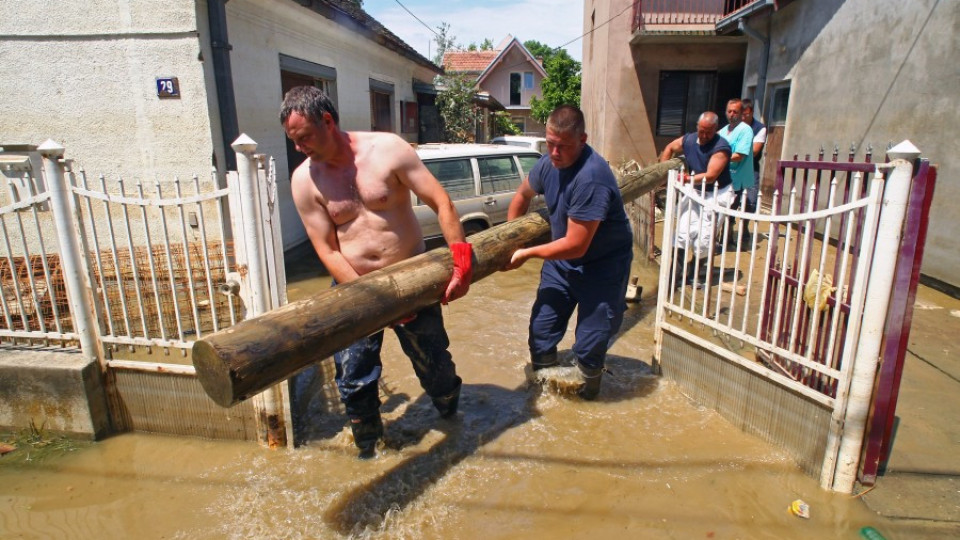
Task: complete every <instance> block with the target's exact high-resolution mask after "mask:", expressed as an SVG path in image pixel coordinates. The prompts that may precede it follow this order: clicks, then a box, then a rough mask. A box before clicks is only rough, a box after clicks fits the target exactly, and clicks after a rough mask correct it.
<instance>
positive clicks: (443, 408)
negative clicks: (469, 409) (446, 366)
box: [430, 377, 463, 418]
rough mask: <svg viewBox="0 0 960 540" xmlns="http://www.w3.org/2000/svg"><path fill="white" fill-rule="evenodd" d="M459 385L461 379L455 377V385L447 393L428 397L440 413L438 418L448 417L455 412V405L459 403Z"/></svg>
mask: <svg viewBox="0 0 960 540" xmlns="http://www.w3.org/2000/svg"><path fill="white" fill-rule="evenodd" d="M461 386H463V381H462V379H460V377H457V386H456V388H454V389H453V390H452V391H451V392H450V393H449V394H447V395H445V396H440V397H435V398H430V399H431V400H433V406H434V407H436V408H437V411H438V412H439V413H440V418H450V417H451V416H453V415H455V414H457V406H459V404H460V387H461Z"/></svg>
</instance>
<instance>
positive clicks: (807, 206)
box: [656, 156, 915, 493]
mask: <svg viewBox="0 0 960 540" xmlns="http://www.w3.org/2000/svg"><path fill="white" fill-rule="evenodd" d="M914 157H915V156H914ZM888 168H889V169H890V170H892V171H893V173H892V175H890V176H888V179H887V181H886V182H885V180H884V178H883V175H882V174H881V170H886V169H888ZM911 170H912V166H911V163H910V162H908V161H905V160H903V159H901V160H898V161H895V162H894V163H893V164H891V165H881V166H878V167H876V169H875V171H876V172H875V174H873V175H872V177H871V178H865V177H864V175H861V174H860V173H856V174H852V175H851V176H850V179H849V180H850V182H849V183H847V182H844V185H839V184H838V182H837V180H836V179H833V181H832V182H830V183H829V186H828V189H824V188H823V187H822V186H820V185H819V184H817V185H812V186H810V189H809V190H806V192H804V191H800V190H797V189H793V190H791V191H790V192H789V193H779V192H777V193H774V194H773V200H772V201H769V202H770V203H771V204H770V206H771V207H772V208H773V211H772V213H770V214H761V213H760V212H759V210H758V211H757V212H751V213H748V212H745V211H744V210H743V208H737V209H733V208H728V207H727V206H726V205H724V204H722V201H723V200H724V197H722V196H721V197H719V198H718V192H717V190H716V187H715V186H712V187H709V188H708V187H706V186H700V187H699V188H694V187H692V186H691V185H690V184H681V183H679V182H678V178H679V175H678V173H677V172H676V171H673V172H671V173H670V177H669V181H668V186H667V205H666V211H665V219H664V225H663V244H662V246H663V248H662V251H663V253H662V258H661V273H660V283H659V285H660V287H659V298H658V304H657V352H656V360H657V362H658V364H659V367H660V368H661V369H662V370H663V372H664V374H665V375H668V376H669V377H670V378H673V379H676V380H678V382H680V383H681V385H682V386H683V387H685V388H686V389H687V390H689V392H690V393H691V394H693V397H694V398H695V399H697V400H699V401H703V402H709V403H710V404H711V405H713V406H714V407H715V408H717V409H718V410H719V411H720V412H721V413H724V414H725V415H726V416H728V417H731V418H732V419H733V420H734V421H735V422H736V423H738V424H740V425H741V426H743V427H745V428H747V429H748V430H750V431H754V432H757V433H758V434H764V435H767V436H768V438H771V439H776V441H775V442H780V443H783V444H784V445H785V446H787V447H790V448H788V449H790V450H793V451H794V455H795V457H797V458H798V460H799V461H801V464H804V465H805V466H806V468H807V469H808V470H809V471H810V472H811V473H819V476H820V478H821V484H822V485H823V486H824V487H826V488H829V489H834V490H837V491H843V492H848V493H849V492H850V491H851V490H852V488H853V484H854V479H855V476H856V471H857V467H858V465H859V459H860V449H861V446H860V445H861V443H862V439H863V434H864V431H863V428H864V425H865V422H866V418H867V413H868V409H869V407H870V403H871V402H870V399H871V397H872V387H873V383H874V381H875V377H876V362H877V356H878V354H877V353H878V351H879V344H880V340H881V337H882V329H883V317H884V316H885V315H886V311H887V306H886V304H885V303H884V302H885V301H886V299H888V298H889V296H890V291H891V288H892V283H893V278H892V276H893V272H892V268H893V266H892V265H893V264H894V262H895V261H896V259H897V252H898V249H899V242H898V240H897V239H898V238H899V234H900V231H901V228H902V226H903V216H904V208H905V206H906V200H907V193H908V188H909V184H910V177H911V176H910V172H911ZM681 174H682V173H681ZM718 199H719V200H718ZM764 203H765V201H763V200H762V199H761V201H758V204H757V208H758V209H759V208H761V207H763V206H764V205H765V204H764ZM691 211H693V217H694V219H690V218H691ZM698 218H699V219H698ZM747 223H749V224H748V225H747ZM685 227H686V228H688V229H689V228H692V229H693V230H690V231H686V232H689V233H690V234H681V236H680V238H681V239H682V240H681V241H678V240H677V238H678V237H677V233H678V231H683V229H684V228H685ZM705 235H707V236H710V235H712V238H711V240H710V241H708V242H704V243H702V244H700V245H699V247H698V245H696V244H695V242H696V239H697V238H698V237H699V238H702V237H704V236H705ZM877 239H880V241H877ZM717 243H719V245H717ZM687 256H689V261H688V260H687ZM681 258H682V259H681ZM771 389H772V390H771ZM788 402H789V403H792V405H787V403H788ZM785 413H786V414H785ZM791 413H792V416H791ZM805 422H806V423H807V424H808V425H803V424H804V423H805ZM798 435H799V436H798Z"/></svg>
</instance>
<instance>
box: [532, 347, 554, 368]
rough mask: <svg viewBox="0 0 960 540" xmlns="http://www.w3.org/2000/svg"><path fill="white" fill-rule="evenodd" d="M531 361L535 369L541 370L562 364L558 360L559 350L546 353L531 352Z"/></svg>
mask: <svg viewBox="0 0 960 540" xmlns="http://www.w3.org/2000/svg"><path fill="white" fill-rule="evenodd" d="M530 363H531V364H533V370H534V371H540V370H541V369H546V368H551V367H557V366H559V365H560V362H559V361H558V360H557V351H553V352H549V353H544V354H533V353H531V354H530Z"/></svg>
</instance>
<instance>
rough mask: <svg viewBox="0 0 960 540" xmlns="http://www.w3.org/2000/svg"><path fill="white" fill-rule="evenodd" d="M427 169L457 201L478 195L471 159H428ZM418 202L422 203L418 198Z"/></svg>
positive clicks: (451, 197)
mask: <svg viewBox="0 0 960 540" xmlns="http://www.w3.org/2000/svg"><path fill="white" fill-rule="evenodd" d="M425 165H426V166H427V170H429V171H430V173H431V174H433V176H434V177H436V179H437V180H438V181H439V182H440V185H441V186H443V188H444V189H446V190H447V193H448V194H450V199H452V200H454V201H456V200H459V199H467V198H469V197H476V195H477V194H476V191H475V188H474V185H473V170H472V169H471V168H470V160H469V159H448V160H443V161H428V162H426V163H425ZM417 203H420V201H419V200H418V201H417Z"/></svg>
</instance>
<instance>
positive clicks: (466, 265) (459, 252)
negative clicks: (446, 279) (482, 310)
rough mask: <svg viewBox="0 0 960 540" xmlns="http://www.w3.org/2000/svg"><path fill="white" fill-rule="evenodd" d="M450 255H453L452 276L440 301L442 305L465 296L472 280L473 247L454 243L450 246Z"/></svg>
mask: <svg viewBox="0 0 960 540" xmlns="http://www.w3.org/2000/svg"><path fill="white" fill-rule="evenodd" d="M450 254H451V255H453V276H451V277H450V283H448V284H447V292H446V293H444V295H443V299H442V300H441V302H442V303H443V304H446V303H448V302H450V301H452V300H456V299H457V298H460V297H461V296H463V295H465V294H467V291H468V290H470V282H471V281H472V280H473V246H471V245H470V244H468V243H466V242H454V243H452V244H450Z"/></svg>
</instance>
